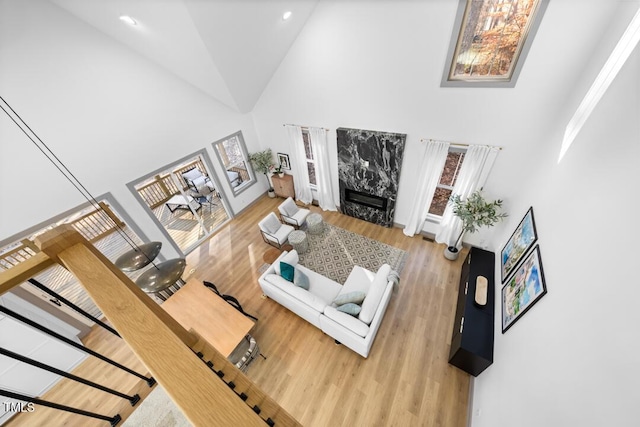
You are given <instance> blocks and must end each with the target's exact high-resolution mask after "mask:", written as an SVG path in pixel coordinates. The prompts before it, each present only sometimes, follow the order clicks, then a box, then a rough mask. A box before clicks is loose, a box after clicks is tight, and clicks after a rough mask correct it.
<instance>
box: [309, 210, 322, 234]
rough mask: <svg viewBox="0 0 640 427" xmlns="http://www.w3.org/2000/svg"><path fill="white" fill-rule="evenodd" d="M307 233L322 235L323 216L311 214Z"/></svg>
mask: <svg viewBox="0 0 640 427" xmlns="http://www.w3.org/2000/svg"><path fill="white" fill-rule="evenodd" d="M307 231H308V232H309V233H311V234H322V232H323V231H324V222H323V221H322V215H320V214H319V213H312V214H309V216H308V217H307Z"/></svg>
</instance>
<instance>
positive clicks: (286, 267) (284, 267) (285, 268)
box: [280, 261, 296, 282]
mask: <svg viewBox="0 0 640 427" xmlns="http://www.w3.org/2000/svg"><path fill="white" fill-rule="evenodd" d="M295 271H296V269H295V267H294V266H293V265H291V264H287V263H286V262H282V261H281V262H280V275H281V276H282V277H283V278H285V279H287V280H288V281H290V282H293V275H294V273H295Z"/></svg>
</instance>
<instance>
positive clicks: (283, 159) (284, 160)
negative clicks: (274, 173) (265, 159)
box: [278, 153, 291, 171]
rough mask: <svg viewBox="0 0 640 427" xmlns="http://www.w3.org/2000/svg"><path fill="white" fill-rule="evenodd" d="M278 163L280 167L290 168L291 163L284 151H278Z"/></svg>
mask: <svg viewBox="0 0 640 427" xmlns="http://www.w3.org/2000/svg"><path fill="white" fill-rule="evenodd" d="M278 163H280V166H282V169H285V170H288V171H290V170H291V163H289V155H288V154H284V153H278Z"/></svg>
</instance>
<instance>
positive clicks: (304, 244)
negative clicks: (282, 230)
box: [289, 230, 309, 254]
mask: <svg viewBox="0 0 640 427" xmlns="http://www.w3.org/2000/svg"><path fill="white" fill-rule="evenodd" d="M289 243H290V244H291V246H293V249H295V250H296V251H298V253H299V254H303V253H305V252H306V251H307V249H309V242H308V241H307V233H305V232H304V231H302V230H294V231H292V232H291V234H289Z"/></svg>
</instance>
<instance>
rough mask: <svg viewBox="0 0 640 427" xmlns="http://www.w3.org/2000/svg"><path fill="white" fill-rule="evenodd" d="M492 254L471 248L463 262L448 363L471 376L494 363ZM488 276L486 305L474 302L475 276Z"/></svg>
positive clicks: (493, 260)
mask: <svg viewBox="0 0 640 427" xmlns="http://www.w3.org/2000/svg"><path fill="white" fill-rule="evenodd" d="M494 273H495V254H494V253H493V252H489V251H485V250H482V249H479V248H471V250H470V251H469V254H468V255H467V258H466V259H465V260H464V264H463V265H462V273H461V274H460V289H459V292H458V305H457V307H456V319H455V323H454V324H453V336H452V338H451V352H450V353H449V363H450V364H452V365H453V366H456V367H458V368H460V369H462V370H463V371H465V372H468V373H470V374H471V375H473V376H474V377H476V376H478V374H480V373H481V372H482V371H484V370H485V369H487V368H488V367H489V365H491V364H492V363H493V319H494V311H495V310H494V309H495V286H494ZM478 276H484V277H486V278H487V282H488V286H487V304H486V305H485V306H479V305H477V304H476V303H475V293H476V278H477V277H478Z"/></svg>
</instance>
